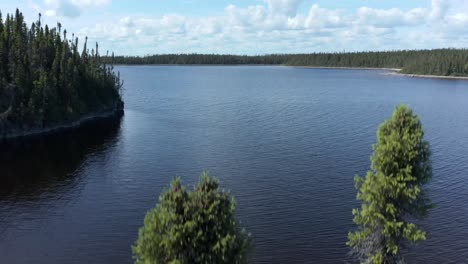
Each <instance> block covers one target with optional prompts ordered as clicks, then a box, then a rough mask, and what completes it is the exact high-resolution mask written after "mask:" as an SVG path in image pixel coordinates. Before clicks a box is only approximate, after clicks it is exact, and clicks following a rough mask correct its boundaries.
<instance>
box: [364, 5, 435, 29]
mask: <svg viewBox="0 0 468 264" xmlns="http://www.w3.org/2000/svg"><path fill="white" fill-rule="evenodd" d="M426 14H427V10H425V9H423V8H414V9H411V10H409V11H407V12H403V11H402V10H400V9H398V8H392V9H373V8H369V7H361V8H359V9H358V11H357V17H358V20H359V22H360V23H361V24H363V25H373V26H377V27H396V26H412V25H418V24H422V23H424V22H425V19H426Z"/></svg>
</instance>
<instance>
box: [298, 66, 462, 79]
mask: <svg viewBox="0 0 468 264" xmlns="http://www.w3.org/2000/svg"><path fill="white" fill-rule="evenodd" d="M291 67H295V68H309V69H343V70H384V71H388V72H386V73H384V74H385V75H393V76H405V77H414V78H432V79H451V80H468V76H443V75H429V74H427V75H426V74H411V73H400V71H401V69H397V68H369V67H320V66H291Z"/></svg>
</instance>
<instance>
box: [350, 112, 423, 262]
mask: <svg viewBox="0 0 468 264" xmlns="http://www.w3.org/2000/svg"><path fill="white" fill-rule="evenodd" d="M430 154H431V152H430V149H429V143H428V142H427V141H425V140H424V131H423V128H422V125H421V122H420V121H419V119H418V117H417V116H416V115H415V114H414V113H413V111H412V110H411V109H409V108H408V107H406V106H404V105H400V106H399V107H397V108H396V110H395V112H394V113H393V116H392V118H391V119H390V120H388V121H386V122H385V123H384V124H382V125H381V126H380V128H379V130H378V139H377V143H376V144H375V145H374V154H373V156H372V166H371V170H370V171H369V172H368V173H367V176H366V178H365V179H364V178H362V177H359V176H356V178H355V181H356V189H357V191H358V193H357V199H358V200H359V201H361V202H362V206H361V208H360V209H354V210H353V215H354V222H355V223H356V224H357V225H358V226H359V228H358V230H357V231H355V232H351V233H349V241H348V245H349V246H351V247H352V249H353V252H354V253H355V254H357V256H358V258H359V259H360V260H361V261H362V263H375V264H384V263H385V264H387V263H399V262H401V261H402V260H403V257H402V255H401V249H402V246H404V244H405V243H406V242H405V241H407V242H410V243H414V242H417V241H421V240H425V239H426V232H424V231H423V230H422V229H421V228H420V227H419V226H417V225H416V224H415V223H413V222H411V221H410V220H409V219H413V218H423V217H425V216H426V215H427V212H428V210H429V209H430V208H431V207H432V205H431V204H430V203H429V201H428V199H427V197H426V193H425V191H424V189H423V185H424V184H425V183H427V182H428V181H429V180H430V179H431V176H432V168H431V162H430Z"/></svg>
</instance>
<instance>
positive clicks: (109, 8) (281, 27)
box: [0, 0, 468, 55]
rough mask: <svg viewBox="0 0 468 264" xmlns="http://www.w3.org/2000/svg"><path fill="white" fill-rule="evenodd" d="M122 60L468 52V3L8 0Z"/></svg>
mask: <svg viewBox="0 0 468 264" xmlns="http://www.w3.org/2000/svg"><path fill="white" fill-rule="evenodd" d="M17 7H18V8H20V10H21V11H22V12H23V13H24V15H25V16H26V19H27V21H28V22H29V23H30V22H32V21H33V20H35V19H36V18H37V14H38V13H39V12H40V13H42V14H43V18H44V20H45V22H46V23H47V24H49V25H56V23H57V21H59V22H61V23H62V25H63V26H64V27H65V28H66V29H67V30H68V32H69V33H72V32H73V33H75V35H76V36H78V37H79V38H80V39H83V38H84V37H85V36H88V37H89V41H91V42H95V41H98V42H99V45H100V48H101V50H106V49H108V50H111V51H114V52H116V53H117V54H124V55H145V54H159V53H193V52H196V53H233V54H266V53H303V52H304V53H306V52H333V51H365V50H395V49H425V48H441V47H462V48H467V46H468V1H467V0H392V1H390V0H354V1H353V0H315V1H314V0H251V1H246V0H237V1H232V0H231V1H229V0H153V1H149V0H148V1H142V0H133V1H129V0H18V1H6V0H5V1H4V0H1V5H0V8H1V11H2V13H3V14H5V13H11V12H14V10H15V8H17Z"/></svg>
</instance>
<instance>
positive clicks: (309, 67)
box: [285, 65, 401, 72]
mask: <svg viewBox="0 0 468 264" xmlns="http://www.w3.org/2000/svg"><path fill="white" fill-rule="evenodd" d="M285 66H288V67H294V68H304V69H342V70H382V71H392V72H399V71H401V69H398V68H375V67H331V66H294V65H285Z"/></svg>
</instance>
